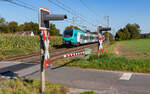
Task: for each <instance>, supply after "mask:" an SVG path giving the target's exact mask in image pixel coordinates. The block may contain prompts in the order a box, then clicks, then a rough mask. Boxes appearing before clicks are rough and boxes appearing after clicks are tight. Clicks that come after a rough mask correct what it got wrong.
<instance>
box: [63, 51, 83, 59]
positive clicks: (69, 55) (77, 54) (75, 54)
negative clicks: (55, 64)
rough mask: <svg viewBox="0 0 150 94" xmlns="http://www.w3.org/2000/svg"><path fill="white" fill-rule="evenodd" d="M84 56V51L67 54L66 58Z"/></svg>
mask: <svg viewBox="0 0 150 94" xmlns="http://www.w3.org/2000/svg"><path fill="white" fill-rule="evenodd" d="M83 54H84V51H82V52H76V53H71V54H65V55H64V58H67V57H72V56H79V55H83Z"/></svg>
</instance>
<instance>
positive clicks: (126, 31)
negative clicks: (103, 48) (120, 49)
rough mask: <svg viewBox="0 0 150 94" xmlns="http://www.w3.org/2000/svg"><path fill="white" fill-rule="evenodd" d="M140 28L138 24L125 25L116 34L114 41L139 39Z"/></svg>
mask: <svg viewBox="0 0 150 94" xmlns="http://www.w3.org/2000/svg"><path fill="white" fill-rule="evenodd" d="M140 32H141V30H140V26H139V25H138V24H127V25H126V26H125V27H124V28H123V29H122V28H121V29H119V30H118V32H117V33H116V36H115V39H116V40H128V39H137V38H140Z"/></svg>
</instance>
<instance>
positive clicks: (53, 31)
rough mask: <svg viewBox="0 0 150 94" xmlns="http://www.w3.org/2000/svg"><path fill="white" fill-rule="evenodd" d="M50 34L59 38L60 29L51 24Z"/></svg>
mask: <svg viewBox="0 0 150 94" xmlns="http://www.w3.org/2000/svg"><path fill="white" fill-rule="evenodd" d="M48 32H50V34H51V36H59V29H57V28H56V26H55V24H52V23H51V24H50V30H48Z"/></svg>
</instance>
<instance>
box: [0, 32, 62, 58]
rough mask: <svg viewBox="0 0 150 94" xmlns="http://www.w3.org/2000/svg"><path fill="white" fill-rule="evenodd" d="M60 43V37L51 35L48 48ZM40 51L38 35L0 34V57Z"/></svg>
mask: <svg viewBox="0 0 150 94" xmlns="http://www.w3.org/2000/svg"><path fill="white" fill-rule="evenodd" d="M61 44H62V37H60V36H52V37H51V39H50V46H49V49H50V50H52V49H55V47H54V46H56V45H61ZM37 52H40V38H39V36H32V37H31V36H21V35H14V34H0V59H3V58H6V57H11V56H17V55H24V54H31V53H37Z"/></svg>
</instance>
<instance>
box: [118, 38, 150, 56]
mask: <svg viewBox="0 0 150 94" xmlns="http://www.w3.org/2000/svg"><path fill="white" fill-rule="evenodd" d="M149 42H150V39H139V40H130V41H122V42H120V53H122V54H123V55H124V56H131V57H135V58H140V57H141V58H149V57H150V43H149ZM121 48H122V49H121Z"/></svg>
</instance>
